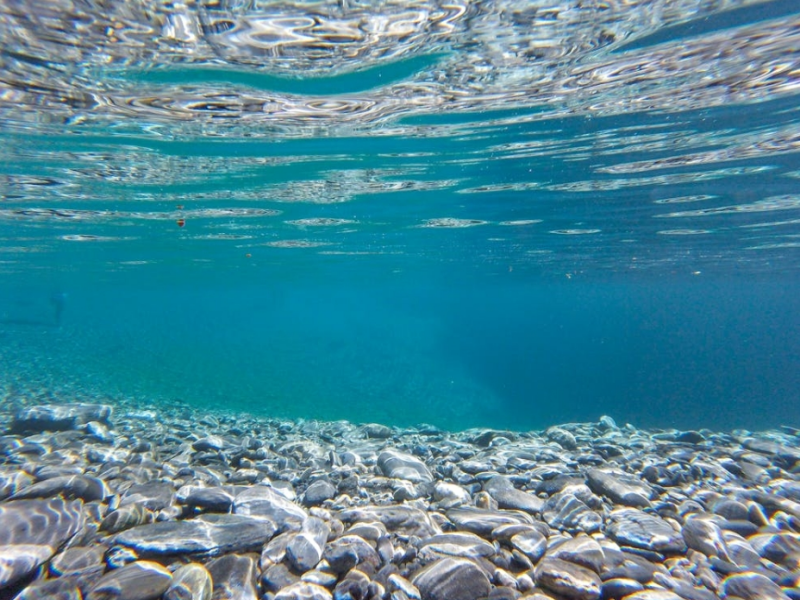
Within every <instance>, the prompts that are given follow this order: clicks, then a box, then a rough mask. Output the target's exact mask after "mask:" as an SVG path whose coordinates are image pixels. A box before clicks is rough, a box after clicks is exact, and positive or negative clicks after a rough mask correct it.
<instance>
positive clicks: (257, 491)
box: [233, 485, 308, 532]
mask: <svg viewBox="0 0 800 600" xmlns="http://www.w3.org/2000/svg"><path fill="white" fill-rule="evenodd" d="M233 512H234V513H236V514H237V515H247V516H252V517H263V518H266V519H268V520H270V521H272V522H273V523H275V525H276V526H277V528H278V531H279V532H283V531H290V530H291V531H297V530H299V529H300V528H301V527H302V525H303V521H305V520H306V518H307V517H308V515H307V514H306V511H305V510H303V508H302V507H301V506H298V505H297V504H295V503H294V502H292V501H291V500H288V499H287V498H286V497H285V496H283V495H282V494H280V493H279V492H276V491H275V490H274V489H272V488H270V487H267V486H265V485H254V486H250V487H247V488H245V489H244V490H243V491H241V492H239V493H238V494H236V499H235V500H234V505H233Z"/></svg>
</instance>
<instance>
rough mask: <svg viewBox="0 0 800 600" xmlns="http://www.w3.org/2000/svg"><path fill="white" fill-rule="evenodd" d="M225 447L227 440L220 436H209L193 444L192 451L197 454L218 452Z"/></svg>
mask: <svg viewBox="0 0 800 600" xmlns="http://www.w3.org/2000/svg"><path fill="white" fill-rule="evenodd" d="M225 446H226V444H225V440H224V439H223V438H222V437H220V436H218V435H209V436H207V437H204V438H200V439H199V440H197V441H195V442H193V443H192V449H193V450H195V451H196V452H216V451H219V450H222V449H224V448H225Z"/></svg>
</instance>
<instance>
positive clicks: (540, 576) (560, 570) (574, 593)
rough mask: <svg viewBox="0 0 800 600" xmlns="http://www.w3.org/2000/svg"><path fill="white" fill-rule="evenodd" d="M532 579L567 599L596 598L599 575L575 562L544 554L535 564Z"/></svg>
mask: <svg viewBox="0 0 800 600" xmlns="http://www.w3.org/2000/svg"><path fill="white" fill-rule="evenodd" d="M534 579H535V580H536V583H537V584H538V585H540V586H541V587H543V588H545V589H547V590H550V591H551V592H554V593H556V594H558V595H559V596H560V597H563V598H566V599H568V600H598V599H599V598H600V585H601V583H602V582H601V581H600V577H598V575H597V573H595V572H594V571H592V570H590V569H587V568H586V567H582V566H580V565H576V564H575V563H572V562H569V561H566V560H561V559H560V558H549V557H547V556H545V558H543V559H542V560H541V562H540V563H539V564H538V565H536V569H535V570H534Z"/></svg>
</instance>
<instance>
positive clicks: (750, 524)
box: [0, 404, 800, 600]
mask: <svg viewBox="0 0 800 600" xmlns="http://www.w3.org/2000/svg"><path fill="white" fill-rule="evenodd" d="M0 427H2V428H3V429H4V430H5V434H4V435H3V436H2V437H0V450H1V452H0V600H2V599H3V598H9V599H12V598H15V599H18V600H33V599H41V598H52V599H55V600H81V599H86V600H111V599H118V600H157V599H163V600H223V599H224V600H483V599H487V600H517V599H524V600H622V599H625V600H714V599H718V598H722V599H726V600H800V481H798V475H799V474H800V431H798V430H795V429H792V428H789V427H784V428H782V429H780V430H774V431H769V432H762V433H752V432H747V431H735V432H732V433H714V432H711V431H706V430H702V431H677V430H648V431H645V430H639V429H636V428H634V427H632V426H630V425H626V426H624V427H621V428H620V427H618V426H617V425H616V424H615V423H614V421H613V420H612V419H610V418H608V417H603V418H602V419H601V420H600V422H598V423H588V424H567V425H561V426H558V427H551V428H550V429H547V430H546V431H542V432H525V433H521V432H510V431H494V430H468V431H462V432H457V433H451V432H445V431H441V430H439V429H437V428H435V427H431V426H424V425H423V426H418V427H415V428H405V429H401V428H392V427H387V426H384V425H378V424H367V425H354V424H351V423H347V422H316V421H288V420H278V419H272V420H270V419H261V418H257V417H252V416H248V415H240V414H237V415H231V414H223V413H219V414H216V413H215V414H212V413H208V412H200V411H198V410H195V409H191V408H189V407H162V408H161V409H154V410H141V409H137V408H136V407H134V406H129V405H125V404H122V405H116V406H115V407H114V409H113V411H112V407H111V406H108V405H101V404H51V405H39V406H17V407H14V408H10V407H9V408H7V409H5V410H3V411H0Z"/></svg>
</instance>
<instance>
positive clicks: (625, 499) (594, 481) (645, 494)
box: [586, 469, 653, 508]
mask: <svg viewBox="0 0 800 600" xmlns="http://www.w3.org/2000/svg"><path fill="white" fill-rule="evenodd" d="M586 485H588V486H589V489H590V490H592V491H593V492H594V493H595V494H599V495H602V496H606V497H607V498H609V499H611V501H613V502H614V503H615V504H623V505H625V506H633V507H638V508H642V507H647V506H650V498H652V497H653V490H652V488H651V487H650V486H649V485H647V484H646V483H645V482H643V481H641V480H638V479H635V478H633V477H630V476H627V475H620V474H612V473H606V472H605V471H601V470H600V469H589V470H588V471H586Z"/></svg>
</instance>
